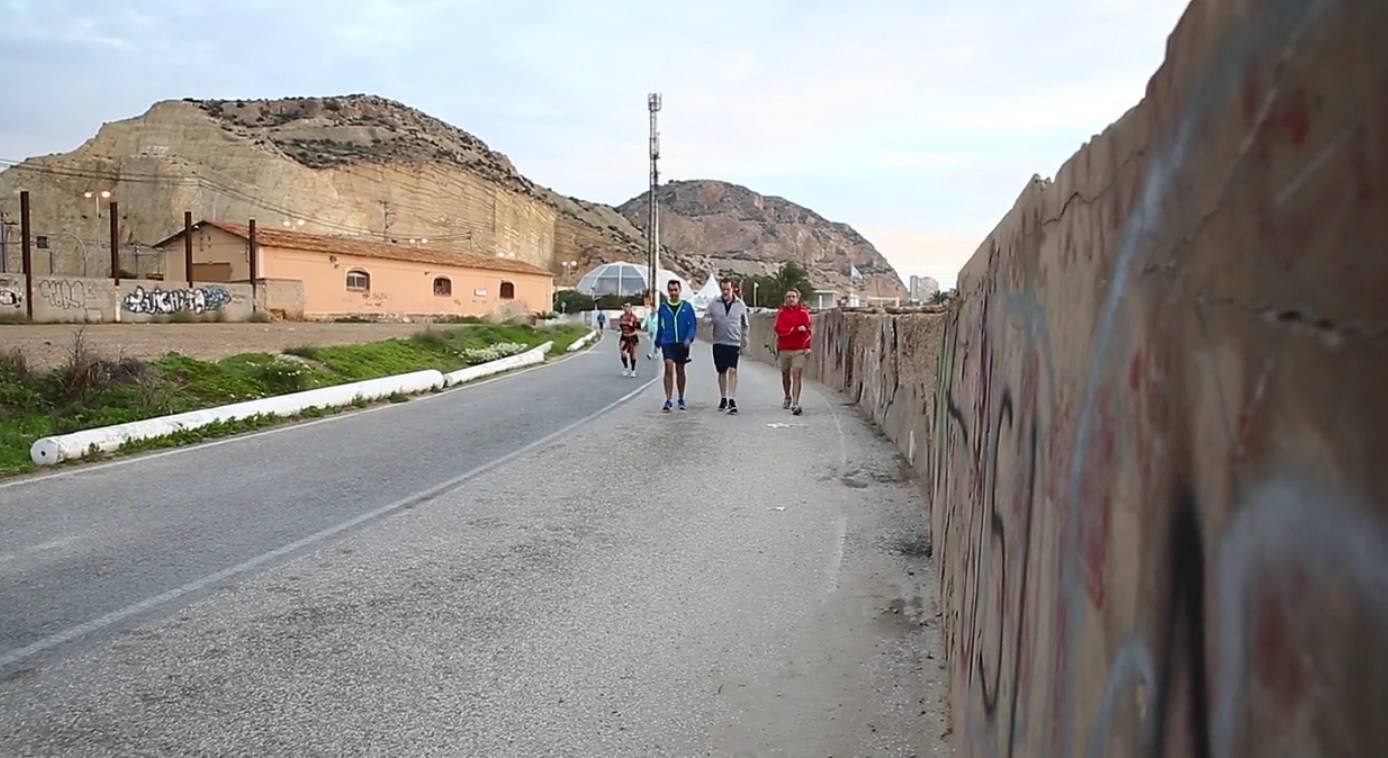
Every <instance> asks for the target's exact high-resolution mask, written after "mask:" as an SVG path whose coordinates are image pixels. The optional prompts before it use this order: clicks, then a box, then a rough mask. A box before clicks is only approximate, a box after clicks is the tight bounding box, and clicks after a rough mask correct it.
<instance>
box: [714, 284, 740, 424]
mask: <svg viewBox="0 0 1388 758" xmlns="http://www.w3.org/2000/svg"><path fill="white" fill-rule="evenodd" d="M722 285H723V297H722V299H720V300H714V301H713V302H711V303H709V304H708V311H707V312H706V313H705V314H704V320H705V321H707V322H708V324H709V325H710V326H711V327H713V367H714V368H715V369H717V370H718V391H719V393H720V394H721V395H722V396H723V399H722V400H721V401H719V403H718V410H720V411H723V410H726V411H727V412H728V413H729V414H733V413H737V400H736V399H735V397H736V395H737V359H738V357H739V355H740V354H741V353H742V350H743V348H746V347H747V330H748V328H749V324H748V322H747V304H746V303H744V302H742V298H740V297H738V296H737V294H736V293H735V292H734V291H733V282H732V280H731V279H724V280H723V281H722Z"/></svg>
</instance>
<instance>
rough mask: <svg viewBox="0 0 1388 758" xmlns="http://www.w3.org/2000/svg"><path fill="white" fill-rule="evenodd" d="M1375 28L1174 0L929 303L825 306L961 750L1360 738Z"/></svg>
mask: <svg viewBox="0 0 1388 758" xmlns="http://www.w3.org/2000/svg"><path fill="white" fill-rule="evenodd" d="M1384 29H1388V4H1385V3H1381V2H1350V1H1344V2H1328V3H1306V2H1302V1H1301V0H1286V1H1282V0H1259V1H1251V2H1242V3H1228V2H1206V1H1204V0H1197V2H1195V3H1194V4H1193V5H1192V6H1191V8H1190V9H1189V10H1188V11H1187V13H1186V16H1185V18H1184V20H1183V21H1182V23H1181V25H1180V27H1179V28H1178V29H1177V31H1176V32H1175V34H1174V35H1173V37H1172V39H1171V42H1170V46H1169V55H1168V58H1169V60H1168V63H1167V64H1166V65H1165V66H1164V67H1163V68H1162V69H1161V71H1160V72H1159V73H1158V74H1157V75H1156V77H1155V78H1154V79H1153V80H1152V82H1151V85H1150V86H1149V89H1148V94H1147V98H1146V99H1145V101H1144V102H1143V104H1142V105H1140V106H1139V107H1137V108H1136V109H1134V110H1133V111H1131V112H1129V113H1128V115H1127V116H1125V117H1124V118H1123V119H1122V120H1121V121H1120V122H1118V123H1117V124H1115V125H1114V126H1113V127H1111V128H1110V129H1108V130H1107V131H1106V132H1105V133H1104V134H1103V135H1101V136H1099V137H1096V138H1095V139H1094V140H1093V141H1092V142H1091V143H1090V144H1088V145H1087V146H1085V147H1084V148H1083V149H1082V150H1081V151H1080V152H1079V153H1077V154H1076V155H1075V156H1074V157H1073V158H1072V159H1071V160H1070V161H1069V162H1068V163H1066V165H1065V166H1064V167H1063V168H1062V169H1061V170H1060V172H1059V173H1058V174H1057V176H1056V178H1055V180H1054V181H1053V182H1052V181H1041V180H1037V181H1034V182H1033V183H1032V184H1031V185H1029V186H1028V187H1027V188H1026V189H1025V191H1024V192H1023V193H1022V195H1021V197H1020V198H1019V199H1018V201H1017V203H1016V206H1015V207H1014V208H1013V210H1012V211H1011V212H1010V213H1009V214H1008V215H1007V216H1006V217H1004V218H1003V220H1002V221H1001V222H1000V223H999V225H998V226H997V228H996V229H995V230H994V231H993V233H992V234H991V235H990V236H989V237H988V238H987V239H986V240H985V242H984V243H983V245H982V246H981V247H980V249H979V251H978V253H977V255H976V256H975V257H974V259H973V260H972V261H971V262H970V263H969V265H968V266H967V267H966V268H965V270H964V271H963V272H962V274H961V276H960V281H959V290H960V295H961V297H960V299H959V300H958V301H957V302H956V303H954V304H953V305H951V308H950V310H949V312H948V314H947V316H945V317H944V318H942V319H941V318H939V317H935V318H933V319H932V318H931V317H923V320H924V323H922V324H917V323H916V321H917V320H919V319H921V318H922V317H908V316H898V317H889V316H885V315H882V316H877V317H866V316H855V315H853V314H843V315H838V316H826V317H821V318H820V320H819V331H818V334H817V335H816V342H815V349H816V359H815V361H814V363H813V364H812V365H813V372H814V373H815V375H816V376H817V377H819V378H821V379H823V380H825V381H827V382H829V383H830V384H831V385H833V386H836V387H839V388H844V389H846V390H847V391H848V392H849V393H850V395H852V396H854V397H857V398H858V399H859V402H860V404H863V405H864V406H865V407H866V408H867V410H868V411H869V412H870V413H872V414H873V415H874V418H877V419H878V420H879V422H881V423H883V425H884V428H885V429H886V430H887V431H888V433H889V434H890V435H892V436H893V437H894V439H895V440H896V442H897V445H898V447H901V446H902V445H903V441H902V439H901V435H902V433H903V432H904V433H905V434H906V436H907V438H908V439H907V441H906V446H907V447H908V448H909V447H910V441H909V437H910V435H911V433H912V432H914V433H915V436H916V444H915V465H916V468H917V470H920V469H921V467H922V456H924V467H925V469H926V471H927V476H926V481H925V486H926V488H927V491H928V493H929V509H928V518H929V520H930V525H931V534H932V540H933V551H934V555H935V557H936V560H937V561H938V563H939V566H940V582H941V583H940V604H941V610H942V613H943V616H942V620H941V625H942V629H943V631H944V636H945V640H946V645H947V658H948V660H947V664H948V668H949V671H950V674H951V680H952V688H953V691H952V702H953V710H954V721H955V724H954V732H953V733H954V738H955V740H956V744H957V747H958V748H959V749H960V754H961V755H965V756H1038V757H1039V756H1077V755H1125V756H1129V755H1130V756H1156V755H1169V756H1274V755H1275V756H1292V755H1295V756H1366V755H1378V754H1381V753H1383V751H1384V746H1385V745H1388V721H1385V720H1384V719H1383V718H1382V714H1383V713H1385V712H1388V647H1385V642H1384V641H1385V640H1388V466H1385V465H1384V461H1388V391H1385V388H1386V387H1388V223H1385V221H1384V220H1385V219H1388V56H1384V55H1383V54H1382V50H1381V44H1382V30H1384ZM766 328H767V324H766V322H765V321H764V320H763V321H761V322H759V325H758V327H757V328H756V329H755V330H754V338H757V341H758V342H759V343H760V342H764V341H765V330H766ZM936 329H939V330H940V337H941V338H942V345H941V349H940V351H939V352H938V354H931V351H930V342H931V340H932V339H933V335H934V333H935V330H936ZM904 334H906V335H916V336H918V337H919V341H918V342H916V343H915V344H916V345H917V346H919V347H920V349H922V350H924V351H925V354H923V355H912V354H911V353H910V350H911V349H913V348H910V347H903V346H902V345H901V340H902V335H904ZM916 336H912V337H911V339H916ZM893 340H896V341H897V343H898V344H897V345H896V346H895V347H893V346H892V344H891V342H892V341H893ZM841 346H842V347H841ZM754 352H757V353H763V352H764V350H756V351H754ZM840 355H842V359H841V360H842V365H840V357H839V356H840ZM932 375H933V376H934V377H935V378H936V380H937V382H936V388H935V392H934V393H926V396H925V397H924V398H922V397H920V396H918V394H917V393H919V392H920V391H921V390H920V389H919V388H918V387H916V386H913V385H915V384H916V382H918V381H920V380H924V379H925V378H927V377H929V376H932ZM903 377H910V378H909V379H908V380H907V381H906V384H907V385H908V386H907V388H906V389H904V390H903V389H902V388H901V386H900V385H901V383H902V381H903ZM916 401H920V404H919V406H918V407H917V408H916V409H912V408H911V407H910V405H911V403H913V402H916ZM898 408H900V414H901V415H900V416H898V415H897V414H898ZM922 430H925V431H924V432H923V431H922ZM922 435H924V440H923V441H922ZM922 445H924V449H923V450H922Z"/></svg>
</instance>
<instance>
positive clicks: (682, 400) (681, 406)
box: [680, 398, 689, 411]
mask: <svg viewBox="0 0 1388 758" xmlns="http://www.w3.org/2000/svg"><path fill="white" fill-rule="evenodd" d="M680 410H682V411H687V410H689V407H688V406H686V405H685V404H684V398H680Z"/></svg>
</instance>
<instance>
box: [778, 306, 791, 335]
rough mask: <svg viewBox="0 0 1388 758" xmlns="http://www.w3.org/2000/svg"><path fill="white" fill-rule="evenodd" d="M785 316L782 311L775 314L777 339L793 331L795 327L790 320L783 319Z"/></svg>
mask: <svg viewBox="0 0 1388 758" xmlns="http://www.w3.org/2000/svg"><path fill="white" fill-rule="evenodd" d="M785 315H786V314H785V312H784V311H777V312H776V326H775V332H776V336H777V337H785V336H788V335H789V334H790V333H791V332H793V331H795V326H794V325H792V324H791V323H790V319H788V318H785Z"/></svg>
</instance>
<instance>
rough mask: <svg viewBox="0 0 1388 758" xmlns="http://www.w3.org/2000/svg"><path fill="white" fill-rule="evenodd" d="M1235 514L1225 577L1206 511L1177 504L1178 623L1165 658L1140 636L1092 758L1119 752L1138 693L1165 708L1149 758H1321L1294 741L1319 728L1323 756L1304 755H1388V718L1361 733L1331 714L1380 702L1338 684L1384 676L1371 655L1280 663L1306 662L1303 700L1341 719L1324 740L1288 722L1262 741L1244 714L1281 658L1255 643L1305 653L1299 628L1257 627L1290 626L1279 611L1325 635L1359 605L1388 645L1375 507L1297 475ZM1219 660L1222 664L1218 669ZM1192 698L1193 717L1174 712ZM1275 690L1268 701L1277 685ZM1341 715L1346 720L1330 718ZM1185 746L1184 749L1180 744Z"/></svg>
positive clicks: (1244, 500)
mask: <svg viewBox="0 0 1388 758" xmlns="http://www.w3.org/2000/svg"><path fill="white" fill-rule="evenodd" d="M1236 513H1237V515H1235V516H1234V519H1233V521H1232V522H1230V523H1229V524H1228V525H1227V526H1226V527H1225V528H1224V532H1223V534H1224V536H1223V538H1222V539H1221V540H1220V541H1219V544H1218V547H1217V548H1216V550H1215V552H1214V557H1215V564H1214V571H1213V572H1210V571H1207V570H1206V562H1205V553H1206V551H1205V548H1204V542H1205V540H1204V538H1203V536H1202V527H1201V524H1200V521H1199V507H1198V504H1197V503H1196V501H1195V498H1194V496H1193V495H1192V494H1191V493H1190V491H1189V489H1183V490H1182V491H1180V492H1179V493H1178V495H1177V500H1176V512H1175V514H1174V520H1173V523H1172V525H1171V535H1170V541H1169V548H1168V550H1169V554H1168V557H1167V561H1168V563H1169V564H1170V576H1169V579H1168V582H1169V585H1168V587H1167V606H1166V607H1165V608H1164V609H1163V617H1164V619H1165V621H1164V623H1163V624H1162V625H1161V628H1160V629H1159V630H1158V634H1159V635H1160V639H1159V640H1158V644H1157V645H1156V646H1155V650H1157V651H1160V653H1159V655H1158V654H1154V647H1153V646H1149V643H1148V640H1147V639H1146V638H1145V637H1144V635H1142V634H1141V633H1134V634H1133V635H1132V636H1131V637H1129V638H1128V639H1127V640H1126V641H1125V642H1124V643H1123V644H1122V645H1121V646H1120V647H1119V648H1118V650H1117V651H1116V652H1115V654H1114V657H1113V659H1112V661H1111V662H1110V664H1109V679H1108V683H1107V685H1106V687H1105V689H1104V697H1103V704H1102V706H1101V709H1100V712H1099V719H1098V723H1097V725H1096V730H1095V732H1094V733H1093V735H1092V738H1091V740H1090V743H1089V751H1088V755H1089V756H1091V758H1100V756H1103V755H1108V754H1110V752H1109V749H1110V747H1111V746H1110V745H1109V744H1108V742H1109V739H1110V737H1111V736H1112V728H1113V720H1114V718H1115V714H1116V712H1117V709H1118V703H1119V700H1120V699H1122V698H1124V697H1129V696H1130V694H1131V693H1132V691H1133V690H1134V688H1136V687H1138V686H1141V687H1142V688H1143V689H1145V690H1146V691H1147V692H1148V695H1147V698H1148V700H1150V701H1151V702H1153V704H1154V705H1153V708H1152V710H1151V713H1150V714H1148V715H1147V716H1146V718H1145V723H1144V724H1143V727H1142V730H1141V733H1140V739H1141V745H1142V750H1141V753H1140V754H1141V755H1145V756H1152V757H1153V758H1161V757H1163V756H1167V755H1192V756H1195V757H1196V758H1231V757H1232V756H1234V755H1240V754H1244V751H1248V754H1256V755H1264V754H1279V755H1280V754H1290V753H1287V752H1285V751H1286V749H1287V748H1292V747H1293V746H1295V748H1296V749H1299V750H1302V751H1305V750H1307V749H1309V748H1310V746H1309V745H1307V744H1306V743H1305V742H1304V738H1305V737H1306V734H1301V735H1296V736H1293V737H1290V738H1289V736H1288V735H1289V734H1294V733H1295V732H1296V731H1297V729H1298V728H1302V729H1306V728H1308V727H1309V734H1311V735H1314V739H1315V741H1316V742H1317V743H1319V744H1318V746H1317V747H1319V748H1320V750H1316V751H1314V752H1311V753H1303V754H1314V755H1329V754H1339V753H1337V752H1336V751H1335V747H1334V746H1333V745H1334V744H1340V745H1341V746H1343V744H1348V743H1349V742H1353V738H1354V737H1358V738H1359V739H1364V738H1366V737H1367V739H1368V741H1370V742H1376V743H1378V744H1382V743H1381V741H1380V740H1381V739H1382V735H1383V731H1384V727H1383V726H1382V724H1381V723H1380V722H1378V720H1377V718H1376V716H1375V714H1373V713H1364V714H1359V718H1361V719H1363V721H1361V722H1359V723H1355V722H1354V720H1353V719H1354V716H1353V715H1352V713H1353V709H1352V708H1349V707H1343V708H1332V707H1328V706H1329V704H1330V703H1329V702H1328V700H1327V699H1328V698H1331V697H1332V693H1335V694H1337V695H1338V696H1339V697H1342V698H1344V699H1346V700H1348V701H1358V700H1360V699H1362V698H1372V697H1373V694H1372V693H1368V692H1364V691H1363V690H1362V689H1357V688H1354V687H1346V686H1345V682H1344V680H1341V679H1337V678H1336V677H1338V676H1342V675H1343V674H1344V672H1349V671H1354V670H1356V669H1357V668H1360V669H1363V673H1364V677H1365V678H1366V679H1371V678H1372V676H1373V673H1372V670H1371V669H1369V668H1365V667H1366V666H1367V664H1365V663H1364V661H1365V660H1367V659H1368V658H1371V657H1372V656H1371V655H1365V653H1368V652H1369V651H1368V650H1363V649H1356V648H1355V647H1353V646H1345V645H1326V644H1320V645H1305V644H1303V645H1300V646H1292V647H1289V648H1287V649H1284V650H1282V651H1280V654H1281V655H1284V656H1285V655H1294V657H1295V658H1296V659H1297V660H1296V661H1292V663H1298V664H1303V665H1304V670H1305V671H1307V672H1310V673H1308V676H1310V677H1313V679H1312V680H1311V681H1303V682H1300V683H1299V684H1297V685H1295V686H1291V687H1288V688H1287V689H1290V690H1293V691H1294V695H1293V696H1294V697H1308V698H1309V697H1312V696H1313V695H1312V694H1311V693H1314V697H1315V698H1316V699H1318V701H1319V702H1318V705H1317V709H1318V710H1320V711H1321V712H1322V713H1321V715H1320V716H1317V717H1316V718H1318V719H1323V718H1328V719H1330V721H1331V722H1333V723H1334V724H1335V728H1331V729H1317V728H1316V725H1315V724H1308V723H1305V719H1304V718H1303V719H1289V720H1288V722H1287V731H1286V732H1279V731H1277V730H1273V731H1271V732H1269V731H1267V730H1265V729H1264V730H1259V731H1256V732H1255V731H1250V725H1249V723H1248V721H1247V713H1245V712H1243V708H1244V707H1245V706H1246V702H1247V700H1248V698H1249V697H1250V695H1249V693H1250V692H1252V691H1254V690H1257V689H1259V688H1258V687H1254V686H1251V685H1250V684H1249V682H1248V678H1249V676H1250V675H1251V671H1250V669H1251V668H1252V666H1253V663H1254V661H1255V660H1256V661H1257V662H1258V663H1259V664H1260V665H1263V666H1269V665H1275V662H1270V661H1269V660H1268V656H1269V655H1270V654H1271V652H1270V651H1268V650H1255V649H1254V647H1255V645H1256V643H1257V642H1258V641H1260V640H1261V641H1266V640H1268V639H1282V638H1284V637H1285V638H1286V640H1287V642H1286V644H1288V645H1292V639H1293V638H1292V637H1291V636H1290V635H1292V634H1294V632H1293V631H1292V630H1290V629H1289V630H1285V631H1282V632H1279V633H1277V634H1269V633H1268V630H1266V629H1259V628H1258V626H1259V625H1260V624H1267V623H1277V622H1269V621H1268V620H1267V619H1268V618H1277V614H1275V613H1274V614H1264V613H1260V611H1268V610H1269V607H1268V605H1267V604H1268V603H1272V604H1274V605H1283V606H1287V607H1290V608H1294V609H1295V616H1294V618H1297V619H1299V621H1296V622H1291V623H1292V625H1293V626H1299V627H1300V630H1301V631H1303V632H1306V631H1309V632H1311V633H1314V634H1317V635H1321V636H1322V637H1324V636H1325V635H1326V633H1327V632H1326V630H1327V623H1326V621H1325V619H1324V617H1323V616H1322V615H1321V612H1323V611H1324V610H1325V609H1326V608H1328V607H1332V606H1333V605H1334V600H1333V599H1335V598H1339V599H1341V600H1343V599H1346V598H1349V599H1352V600H1353V601H1354V602H1353V605H1354V606H1356V607H1358V608H1360V609H1361V610H1362V613H1363V615H1362V616H1361V618H1363V619H1364V620H1365V621H1366V622H1367V623H1368V624H1369V626H1370V627H1371V628H1370V629H1369V630H1368V633H1367V636H1366V637H1365V639H1367V640H1378V639H1382V638H1383V635H1384V634H1385V633H1388V532H1385V531H1384V529H1383V527H1382V524H1380V523H1378V522H1377V521H1375V519H1374V517H1373V516H1372V514H1373V513H1374V510H1373V509H1371V508H1368V507H1366V505H1365V504H1363V503H1356V502H1353V501H1351V500H1349V499H1347V498H1346V497H1345V496H1343V495H1342V494H1340V493H1339V492H1337V491H1336V490H1334V489H1332V488H1330V487H1328V486H1325V485H1323V484H1320V483H1318V482H1315V481H1312V480H1309V479H1306V478H1301V477H1295V476H1288V475H1285V474H1281V475H1276V476H1274V477H1272V478H1270V479H1268V480H1266V481H1263V482H1261V483H1259V484H1257V485H1255V486H1254V487H1252V488H1251V489H1250V490H1249V491H1248V493H1247V495H1245V496H1243V497H1241V498H1240V499H1239V503H1238V507H1237V509H1236ZM1207 587H1210V588H1212V589H1213V591H1214V602H1213V603H1211V602H1209V601H1208V600H1207V598H1206V590H1207ZM1326 598H1331V599H1332V600H1330V601H1324V600H1323V599H1326ZM1207 609H1208V610H1207ZM1329 628H1331V629H1332V630H1333V629H1334V628H1335V627H1334V626H1333V625H1330V627H1329ZM1331 636H1332V637H1333V636H1334V635H1333V631H1332V632H1331ZM1340 641H1341V642H1344V640H1340ZM1361 644H1363V643H1361ZM1370 644H1372V643H1370ZM1207 650H1208V651H1210V652H1211V653H1213V658H1214V663H1213V665H1212V664H1211V661H1210V660H1209V658H1208V657H1207V652H1206V651H1207ZM1351 661H1354V662H1356V663H1351ZM1181 688H1184V690H1185V693H1186V695H1185V698H1184V704H1185V708H1186V710H1185V711H1184V712H1175V711H1174V710H1173V709H1174V705H1173V704H1174V702H1175V696H1176V693H1177V692H1178V691H1179V690H1180V689H1181ZM1262 691H1263V692H1265V693H1266V691H1267V687H1266V685H1262ZM1340 705H1342V706H1347V705H1348V703H1341V704H1340ZM1332 712H1333V713H1334V715H1333V716H1327V715H1325V714H1326V713H1332ZM1183 732H1184V735H1182V733H1183ZM1173 733H1174V734H1173ZM1178 735H1179V736H1178ZM1173 737H1176V738H1177V739H1178V740H1180V744H1176V745H1173V744H1171V743H1172V741H1173ZM1337 741H1338V743H1337Z"/></svg>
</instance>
